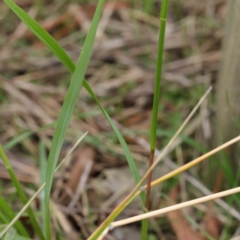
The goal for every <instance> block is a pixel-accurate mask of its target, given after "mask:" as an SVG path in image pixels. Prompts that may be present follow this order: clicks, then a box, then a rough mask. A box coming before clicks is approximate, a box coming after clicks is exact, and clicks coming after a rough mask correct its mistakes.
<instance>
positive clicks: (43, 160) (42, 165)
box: [39, 140, 47, 234]
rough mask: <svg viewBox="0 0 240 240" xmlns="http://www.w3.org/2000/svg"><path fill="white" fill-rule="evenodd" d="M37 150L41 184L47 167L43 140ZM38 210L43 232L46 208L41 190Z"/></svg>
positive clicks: (43, 193) (44, 230)
mask: <svg viewBox="0 0 240 240" xmlns="http://www.w3.org/2000/svg"><path fill="white" fill-rule="evenodd" d="M39 152H40V182H41V185H42V184H44V183H45V179H46V169H47V154H46V148H45V145H44V143H43V141H42V140H41V141H40V146H39ZM39 197H40V209H41V210H40V211H41V216H42V228H43V232H44V234H45V233H46V229H45V213H46V208H45V192H44V191H42V192H41V193H40V196H39Z"/></svg>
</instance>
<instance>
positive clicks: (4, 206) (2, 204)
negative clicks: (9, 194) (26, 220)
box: [0, 196, 29, 237]
mask: <svg viewBox="0 0 240 240" xmlns="http://www.w3.org/2000/svg"><path fill="white" fill-rule="evenodd" d="M0 210H1V212H2V213H3V214H4V216H5V217H7V218H8V220H10V221H11V220H12V219H13V218H14V217H15V213H14V212H13V211H12V209H11V208H10V207H9V205H8V203H7V202H6V201H5V200H4V199H3V198H2V197H1V196H0ZM14 227H15V228H16V229H17V230H18V232H19V233H20V234H21V235H22V236H24V237H29V234H28V232H27V231H26V229H25V227H24V226H23V225H22V223H21V222H20V221H17V222H16V223H15V225H14Z"/></svg>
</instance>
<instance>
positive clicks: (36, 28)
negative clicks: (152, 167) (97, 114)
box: [4, 0, 145, 205]
mask: <svg viewBox="0 0 240 240" xmlns="http://www.w3.org/2000/svg"><path fill="white" fill-rule="evenodd" d="M4 1H5V3H6V4H7V5H8V6H9V7H10V8H11V9H12V11H13V12H14V13H15V14H16V15H17V16H18V17H19V18H20V19H21V20H22V21H23V22H24V23H25V24H26V25H27V26H28V28H29V29H30V30H31V31H32V32H33V33H34V34H35V35H36V36H37V37H38V38H39V39H40V40H41V41H42V42H43V43H44V44H45V45H46V46H47V47H48V48H49V49H50V50H51V51H52V52H53V54H54V55H55V56H56V57H57V58H58V59H59V60H60V61H61V62H62V63H63V64H64V65H65V66H66V67H67V68H68V69H69V70H70V72H72V73H73V72H74V70H75V65H74V63H73V62H72V60H71V59H70V57H69V56H68V55H67V53H66V52H65V51H64V50H63V48H62V47H61V46H60V45H59V44H58V42H57V41H56V40H55V39H54V38H52V36H51V35H50V34H49V33H48V32H47V31H46V30H45V29H43V28H42V26H41V25H40V24H39V23H37V22H36V21H35V20H34V19H32V18H31V17H30V16H29V15H28V14H27V13H26V12H25V11H23V10H22V9H21V8H20V7H18V6H17V5H16V4H15V3H14V2H13V1H12V0H4ZM83 87H84V88H85V89H86V90H87V92H88V93H89V94H90V96H91V97H92V98H93V99H94V100H95V102H96V103H97V105H98V106H99V108H100V109H101V111H102V113H103V114H104V116H105V117H106V119H107V121H108V122H109V124H110V125H111V127H112V129H113V131H114V132H115V134H116V136H117V138H118V140H119V142H120V144H121V146H122V148H123V151H124V153H125V156H126V159H127V161H128V164H129V166H130V169H131V171H132V174H133V176H134V179H135V181H136V182H139V180H140V174H139V172H138V169H137V167H136V164H135V162H134V160H133V158H132V156H131V153H130V151H129V149H128V146H127V144H126V142H125V140H124V138H123V137H122V134H121V133H120V132H119V130H118V129H117V127H116V125H115V124H114V122H113V121H112V120H111V118H110V117H109V115H108V113H107V112H106V111H105V109H104V108H103V107H102V105H101V103H100V101H99V100H98V98H97V96H96V95H95V94H94V92H93V90H92V89H91V87H90V85H89V84H88V82H87V81H86V79H84V80H83ZM141 200H142V204H143V205H144V203H145V193H144V194H142V195H141Z"/></svg>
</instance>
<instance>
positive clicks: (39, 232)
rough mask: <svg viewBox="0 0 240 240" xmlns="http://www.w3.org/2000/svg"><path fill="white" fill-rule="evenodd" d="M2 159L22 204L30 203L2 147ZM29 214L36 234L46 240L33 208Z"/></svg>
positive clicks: (0, 146)
mask: <svg viewBox="0 0 240 240" xmlns="http://www.w3.org/2000/svg"><path fill="white" fill-rule="evenodd" d="M0 157H1V159H2V161H3V163H4V165H5V167H6V169H7V171H8V173H9V175H10V177H11V180H12V183H13V184H14V186H15V188H16V190H17V193H18V195H19V198H20V199H21V201H22V203H23V204H24V205H25V204H26V203H27V202H28V200H27V197H26V195H25V193H24V191H23V189H22V187H21V184H20V183H19V181H18V179H17V177H16V175H15V173H14V171H13V168H12V166H11V163H10V161H9V160H8V158H7V155H6V154H5V152H4V150H3V147H2V145H0ZM27 213H28V216H29V218H30V221H31V223H32V225H33V227H34V229H35V231H36V234H37V235H38V236H39V238H40V239H41V240H45V238H44V236H43V233H42V230H41V228H40V226H39V224H38V222H37V220H36V218H35V215H34V212H33V210H32V208H31V207H28V209H27Z"/></svg>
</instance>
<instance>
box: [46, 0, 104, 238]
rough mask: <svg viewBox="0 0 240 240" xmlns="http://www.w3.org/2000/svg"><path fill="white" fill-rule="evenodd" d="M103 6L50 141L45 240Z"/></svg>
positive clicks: (87, 39)
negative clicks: (58, 168) (57, 175)
mask: <svg viewBox="0 0 240 240" xmlns="http://www.w3.org/2000/svg"><path fill="white" fill-rule="evenodd" d="M103 4H104V0H100V1H99V2H98V6H97V9H96V12H95V14H94V17H93V20H92V23H91V26H90V29H89V32H88V34H87V37H86V39H85V42H84V45H83V48H82V52H81V54H80V57H79V60H78V63H77V67H76V69H75V71H74V74H73V77H72V80H71V83H70V86H69V88H68V91H67V94H66V97H65V100H64V103H63V106H62V109H61V113H60V116H59V118H58V122H57V126H56V129H55V132H54V136H53V140H52V145H51V148H50V153H49V157H48V164H47V173H46V188H45V206H46V236H47V239H49V240H50V239H51V227H50V211H49V199H50V191H51V187H52V181H53V176H54V170H55V168H56V165H57V161H58V157H59V154H60V150H61V148H62V144H63V141H64V138H65V134H66V131H67V128H68V125H69V122H70V120H71V117H72V114H73V110H74V108H75V105H76V102H77V99H78V95H79V92H80V88H81V86H82V82H83V79H84V75H85V73H86V70H87V66H88V63H89V60H90V56H91V52H92V48H93V44H94V39H95V35H96V32H97V26H98V22H99V19H100V17H101V13H102V8H103Z"/></svg>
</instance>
